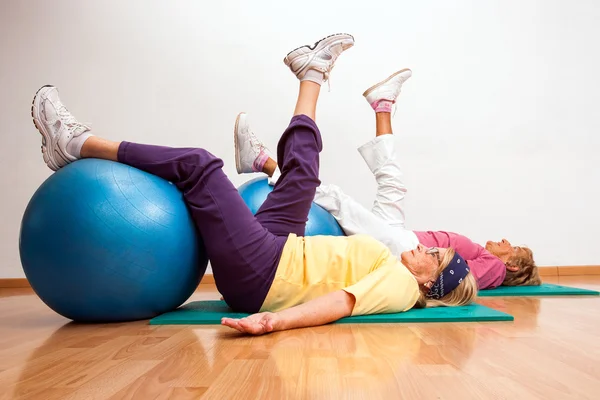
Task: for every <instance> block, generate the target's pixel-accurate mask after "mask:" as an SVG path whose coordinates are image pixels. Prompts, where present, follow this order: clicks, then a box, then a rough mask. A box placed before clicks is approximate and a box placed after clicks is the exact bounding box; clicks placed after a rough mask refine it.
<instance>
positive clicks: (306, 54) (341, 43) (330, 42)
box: [283, 33, 354, 82]
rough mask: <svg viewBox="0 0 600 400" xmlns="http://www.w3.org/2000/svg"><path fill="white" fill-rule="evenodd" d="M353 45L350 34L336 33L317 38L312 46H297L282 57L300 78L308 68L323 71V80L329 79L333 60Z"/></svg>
mask: <svg viewBox="0 0 600 400" xmlns="http://www.w3.org/2000/svg"><path fill="white" fill-rule="evenodd" d="M352 46H354V38H353V37H352V35H348V34H345V33H338V34H335V35H330V36H327V37H326V38H324V39H321V40H319V41H318V42H316V43H315V44H313V45H312V46H309V45H306V46H302V47H298V48H297V49H295V50H292V51H290V52H289V53H288V55H287V56H285V58H284V59H283V62H284V63H285V65H287V66H288V67H290V69H291V70H292V72H293V73H294V74H295V75H296V76H297V77H298V79H302V78H303V77H304V75H305V74H306V71H308V70H309V69H314V70H317V71H319V72H322V73H323V82H326V81H327V80H328V79H329V74H330V73H331V69H332V68H333V65H334V63H335V60H336V59H337V58H338V56H339V55H340V54H342V52H343V51H344V50H348V49H349V48H350V47H352Z"/></svg>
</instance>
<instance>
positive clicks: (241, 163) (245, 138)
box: [233, 113, 270, 174]
mask: <svg viewBox="0 0 600 400" xmlns="http://www.w3.org/2000/svg"><path fill="white" fill-rule="evenodd" d="M233 142H234V145H235V167H236V169H237V172H238V174H245V173H251V172H262V171H261V169H260V167H259V162H260V161H261V160H264V158H267V157H270V153H269V149H267V148H266V147H265V145H263V144H262V142H261V141H260V140H258V138H257V137H256V135H255V134H254V133H252V131H251V130H250V124H249V123H248V114H246V113H240V114H239V115H238V116H237V119H236V120H235V128H234V130H233Z"/></svg>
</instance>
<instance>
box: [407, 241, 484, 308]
mask: <svg viewBox="0 0 600 400" xmlns="http://www.w3.org/2000/svg"><path fill="white" fill-rule="evenodd" d="M454 254H455V251H454V249H452V248H449V249H448V251H446V254H445V255H444V257H443V258H442V260H441V262H440V267H439V268H438V270H437V273H438V275H439V274H441V273H442V271H443V270H444V268H446V267H447V266H448V264H450V261H452V258H453V257H454ZM477 292H478V288H477V281H476V280H475V277H474V276H473V273H472V272H469V273H468V274H467V276H465V278H464V279H463V281H462V282H461V283H460V284H459V285H458V286H457V287H456V288H455V289H454V290H453V291H451V292H450V293H448V294H446V295H445V296H444V297H442V298H441V299H438V300H434V299H428V298H427V297H425V293H423V292H422V291H421V293H420V295H419V299H418V300H417V303H416V304H415V306H414V307H415V308H425V307H455V306H466V305H467V304H470V303H471V302H473V301H474V300H475V298H476V297H477Z"/></svg>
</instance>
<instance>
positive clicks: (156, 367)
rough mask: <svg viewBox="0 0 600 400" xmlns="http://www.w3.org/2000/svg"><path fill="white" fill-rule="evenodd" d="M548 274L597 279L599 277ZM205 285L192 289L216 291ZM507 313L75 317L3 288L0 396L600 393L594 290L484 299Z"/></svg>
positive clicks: (563, 279) (213, 295) (598, 302)
mask: <svg viewBox="0 0 600 400" xmlns="http://www.w3.org/2000/svg"><path fill="white" fill-rule="evenodd" d="M545 281H546V282H549V283H560V284H565V285H572V286H579V287H584V288H590V289H595V290H600V276H556V277H547V278H546V279H545ZM218 298H219V294H218V293H217V292H216V290H215V289H214V287H213V286H211V285H202V286H201V288H200V289H199V290H198V291H197V292H196V293H195V294H194V295H193V296H192V298H191V299H190V301H191V300H199V299H218ZM479 302H480V303H481V304H484V305H487V306H490V307H493V308H496V309H499V310H502V311H505V312H508V313H510V314H512V315H514V316H515V321H514V322H487V323H444V324H438V323H436V324H379V325H377V324H356V325H345V324H339V325H336V324H333V325H328V326H322V327H316V328H308V329H299V330H294V331H287V332H278V333H275V334H271V335H267V336H263V337H243V336H240V335H238V334H237V333H235V332H233V331H230V330H228V329H226V328H223V327H219V326H150V325H148V323H147V321H139V322H132V323H119V324H105V325H79V324H75V323H72V322H69V321H68V320H66V319H64V318H62V317H61V316H59V315H57V314H55V313H54V312H53V311H51V310H50V309H48V308H47V307H46V306H45V305H44V304H43V303H42V302H41V301H40V300H39V299H38V297H37V296H36V295H35V294H34V293H33V292H32V291H31V290H30V289H24V288H12V289H0V399H2V400H4V399H43V400H52V399H61V400H62V399H85V400H89V399H111V400H117V399H118V400H122V399H165V400H166V399H183V400H187V399H219V400H222V399H311V400H312V399H369V400H375V399H399V398H406V399H544V400H546V399H598V398H599V397H598V396H599V390H600V345H598V337H599V336H598V335H599V333H600V297H545V298H509V297H507V298H481V299H479Z"/></svg>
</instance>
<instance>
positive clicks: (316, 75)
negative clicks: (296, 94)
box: [300, 69, 325, 85]
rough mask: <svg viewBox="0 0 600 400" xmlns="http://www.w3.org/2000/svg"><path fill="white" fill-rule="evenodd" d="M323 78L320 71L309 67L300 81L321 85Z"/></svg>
mask: <svg viewBox="0 0 600 400" xmlns="http://www.w3.org/2000/svg"><path fill="white" fill-rule="evenodd" d="M324 78H325V77H324V76H323V73H322V72H321V71H317V70H316V69H309V70H308V71H306V74H304V77H302V79H300V82H303V81H311V82H314V83H316V84H317V85H322V84H323V79H324Z"/></svg>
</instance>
